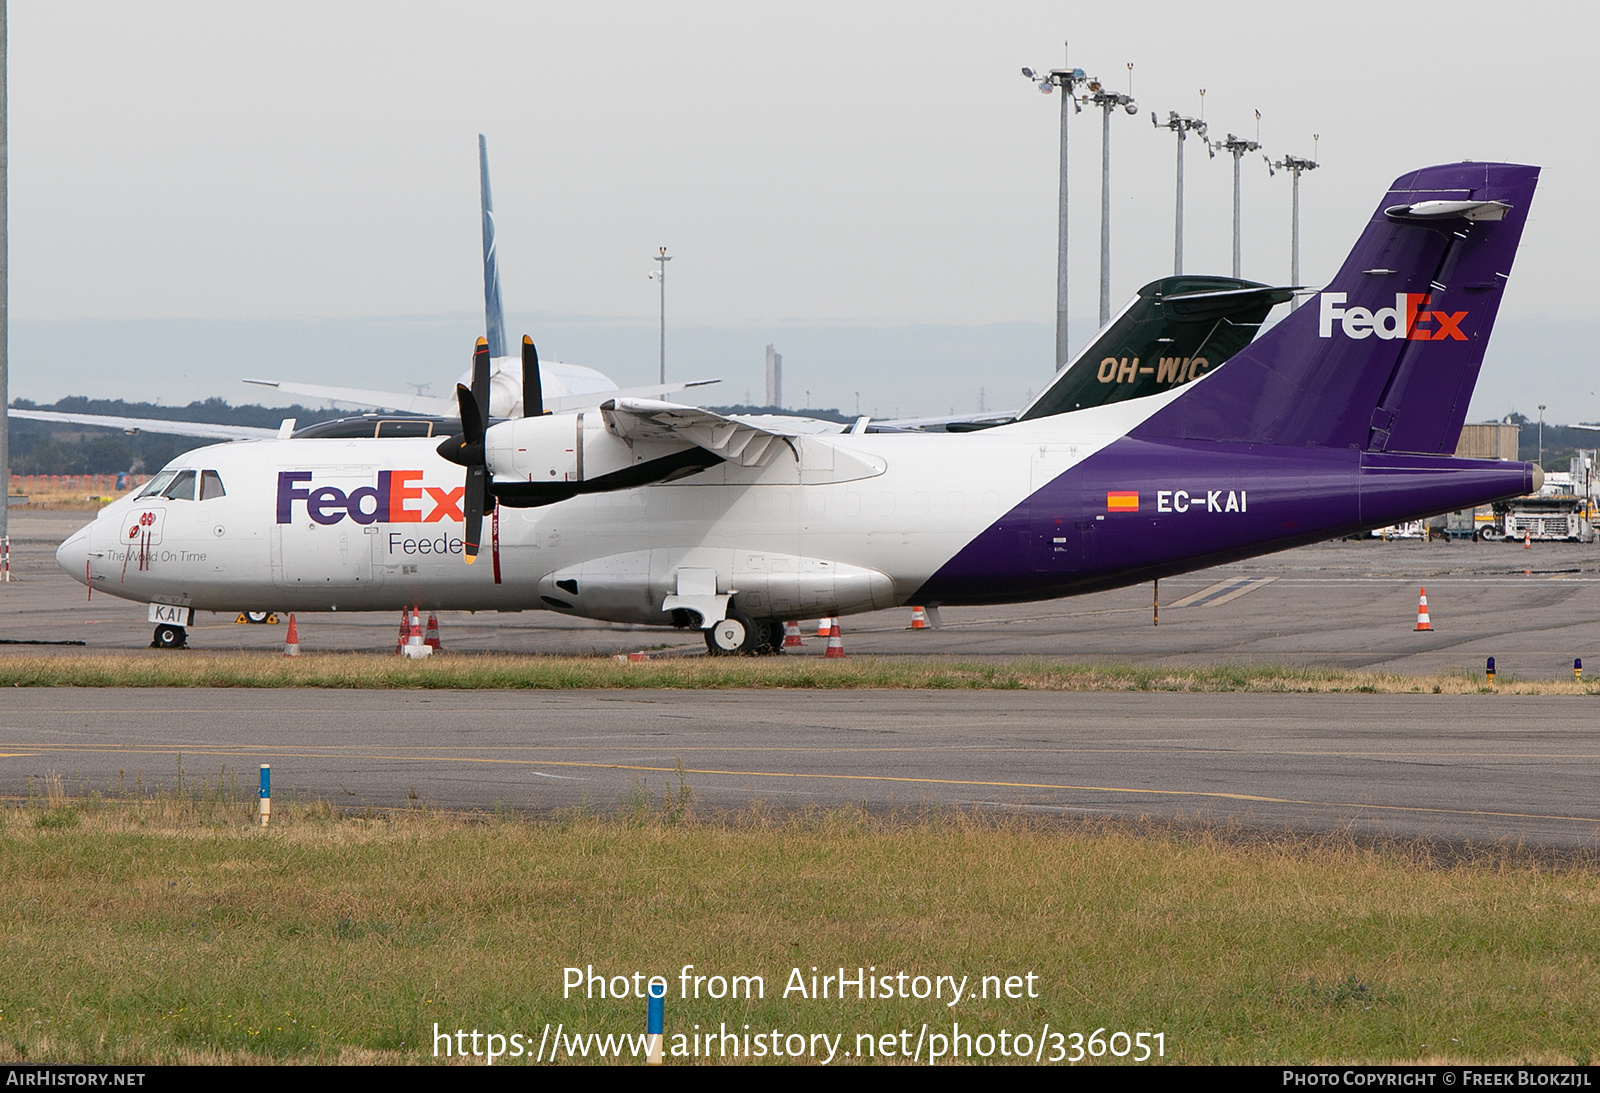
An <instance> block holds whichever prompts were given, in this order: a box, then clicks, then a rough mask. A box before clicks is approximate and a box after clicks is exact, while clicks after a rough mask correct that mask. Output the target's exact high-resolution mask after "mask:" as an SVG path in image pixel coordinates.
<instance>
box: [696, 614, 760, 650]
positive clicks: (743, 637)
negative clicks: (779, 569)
mask: <svg viewBox="0 0 1600 1093" xmlns="http://www.w3.org/2000/svg"><path fill="white" fill-rule="evenodd" d="M760 644H761V627H759V626H757V625H756V620H754V619H752V618H751V617H750V616H749V615H746V614H745V613H744V612H742V611H730V612H728V617H727V618H725V619H723V620H722V621H721V622H718V623H717V624H716V625H715V626H713V627H711V629H709V630H707V631H706V651H707V652H708V653H710V654H711V655H712V656H714V657H742V656H750V655H751V654H753V653H754V652H755V651H756V649H757V648H758V647H759V646H760Z"/></svg>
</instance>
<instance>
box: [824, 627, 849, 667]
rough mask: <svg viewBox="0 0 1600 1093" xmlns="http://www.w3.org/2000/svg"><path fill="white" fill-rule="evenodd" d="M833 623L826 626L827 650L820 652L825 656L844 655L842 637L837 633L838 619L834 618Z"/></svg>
mask: <svg viewBox="0 0 1600 1093" xmlns="http://www.w3.org/2000/svg"><path fill="white" fill-rule="evenodd" d="M832 621H833V625H832V626H831V627H829V628H828V651H827V652H826V653H824V654H822V655H823V656H825V657H835V658H837V657H843V656H844V638H843V637H842V636H841V635H840V634H839V620H838V619H834V620H832Z"/></svg>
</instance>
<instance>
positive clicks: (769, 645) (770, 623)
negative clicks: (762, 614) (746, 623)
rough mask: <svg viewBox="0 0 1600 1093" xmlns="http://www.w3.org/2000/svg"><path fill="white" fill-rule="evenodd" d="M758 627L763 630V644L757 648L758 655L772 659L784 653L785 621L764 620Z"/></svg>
mask: <svg viewBox="0 0 1600 1093" xmlns="http://www.w3.org/2000/svg"><path fill="white" fill-rule="evenodd" d="M756 626H757V627H758V628H759V629H760V630H761V643H760V645H758V646H757V647H756V655H757V656H763V657H770V656H777V655H778V654H779V653H782V652H783V620H782V619H762V620H761V621H760V622H758V623H757V624H756Z"/></svg>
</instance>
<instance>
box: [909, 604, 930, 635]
mask: <svg viewBox="0 0 1600 1093" xmlns="http://www.w3.org/2000/svg"><path fill="white" fill-rule="evenodd" d="M927 628H928V613H927V612H926V611H924V610H923V609H922V608H920V607H913V608H912V609H911V629H913V630H926V629H927Z"/></svg>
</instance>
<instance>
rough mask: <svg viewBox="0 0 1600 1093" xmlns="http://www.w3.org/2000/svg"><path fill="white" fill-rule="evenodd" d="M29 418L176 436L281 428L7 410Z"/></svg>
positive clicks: (241, 434)
mask: <svg viewBox="0 0 1600 1093" xmlns="http://www.w3.org/2000/svg"><path fill="white" fill-rule="evenodd" d="M6 413H8V414H10V415H11V416H12V417H15V418H22V419H24V420H27V421H52V422H55V423H57V424H59V425H93V426H97V427H99V428H102V429H121V430H122V431H123V432H125V433H162V434H170V435H172V436H199V437H205V438H206V439H208V440H271V439H272V438H273V437H275V436H277V435H278V430H277V429H262V428H258V427H255V426H251V425H214V424H212V423H211V422H207V421H164V420H161V419H158V418H148V417H109V416H107V415H105V414H63V413H57V412H56V411H54V410H7V411H6Z"/></svg>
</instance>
